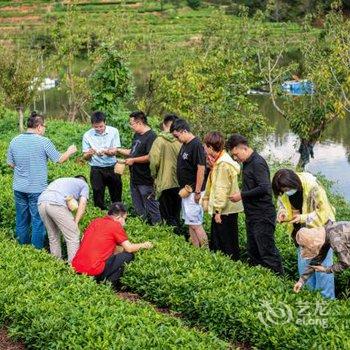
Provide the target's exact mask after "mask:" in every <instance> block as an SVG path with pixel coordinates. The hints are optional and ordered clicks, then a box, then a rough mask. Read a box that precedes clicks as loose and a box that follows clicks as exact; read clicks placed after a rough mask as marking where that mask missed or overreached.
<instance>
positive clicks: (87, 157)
mask: <svg viewBox="0 0 350 350" xmlns="http://www.w3.org/2000/svg"><path fill="white" fill-rule="evenodd" d="M94 154H96V152H95V150H93V149H92V148H90V149H88V150H87V151H85V152H83V158H84V159H85V160H90V159H91V158H92V156H93V155H94Z"/></svg>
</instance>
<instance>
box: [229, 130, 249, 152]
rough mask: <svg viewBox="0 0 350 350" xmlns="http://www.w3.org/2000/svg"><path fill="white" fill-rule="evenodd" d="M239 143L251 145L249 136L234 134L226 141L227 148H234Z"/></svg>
mask: <svg viewBox="0 0 350 350" xmlns="http://www.w3.org/2000/svg"><path fill="white" fill-rule="evenodd" d="M238 145H244V146H249V143H248V140H247V138H245V137H244V136H243V135H241V134H232V135H231V136H230V137H229V138H228V140H227V142H226V148H227V149H229V150H232V149H233V148H235V147H237V146H238Z"/></svg>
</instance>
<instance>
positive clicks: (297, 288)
mask: <svg viewBox="0 0 350 350" xmlns="http://www.w3.org/2000/svg"><path fill="white" fill-rule="evenodd" d="M303 285H304V283H303V282H302V281H300V280H299V281H298V282H297V283H295V284H294V287H293V291H294V292H295V293H299V292H300V289H301V288H302V286H303Z"/></svg>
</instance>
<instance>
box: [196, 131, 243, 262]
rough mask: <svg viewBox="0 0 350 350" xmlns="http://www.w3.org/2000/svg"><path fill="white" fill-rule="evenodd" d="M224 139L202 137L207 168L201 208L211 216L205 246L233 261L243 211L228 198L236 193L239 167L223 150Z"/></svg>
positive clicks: (212, 134) (215, 134)
mask: <svg viewBox="0 0 350 350" xmlns="http://www.w3.org/2000/svg"><path fill="white" fill-rule="evenodd" d="M224 146H225V139H224V137H223V136H222V134H221V133H219V132H210V133H208V134H207V135H206V136H205V138H204V148H205V151H206V154H207V157H208V160H209V163H210V165H211V170H210V173H209V176H208V180H207V184H206V188H205V193H204V196H203V199H202V205H203V209H204V210H206V211H208V212H209V214H210V215H211V217H212V220H211V237H210V243H209V247H210V249H211V250H213V251H217V250H219V251H222V252H223V253H224V254H227V255H229V256H230V257H231V258H232V259H233V260H237V259H238V258H239V245H238V221H237V219H238V213H239V212H242V211H243V205H242V202H241V201H239V202H236V203H233V202H231V201H230V200H229V196H230V194H232V193H235V192H237V191H238V190H239V188H238V174H239V173H240V166H239V164H238V163H237V162H235V161H234V160H233V159H232V158H231V157H230V156H229V154H228V153H227V152H226V151H224Z"/></svg>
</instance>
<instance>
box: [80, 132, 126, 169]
mask: <svg viewBox="0 0 350 350" xmlns="http://www.w3.org/2000/svg"><path fill="white" fill-rule="evenodd" d="M115 147H120V137H119V131H118V129H116V128H113V127H112V126H108V125H107V126H106V129H105V131H104V132H103V133H102V134H98V133H97V132H96V131H95V129H90V130H89V131H87V132H86V133H85V134H84V136H83V152H87V151H88V150H89V149H90V148H92V149H94V150H95V151H101V150H103V149H107V148H115ZM116 162H117V158H116V157H115V156H107V155H97V154H94V155H93V156H92V157H91V159H90V160H89V164H90V165H91V166H99V167H103V168H105V167H110V166H113V165H114V164H115V163H116Z"/></svg>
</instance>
